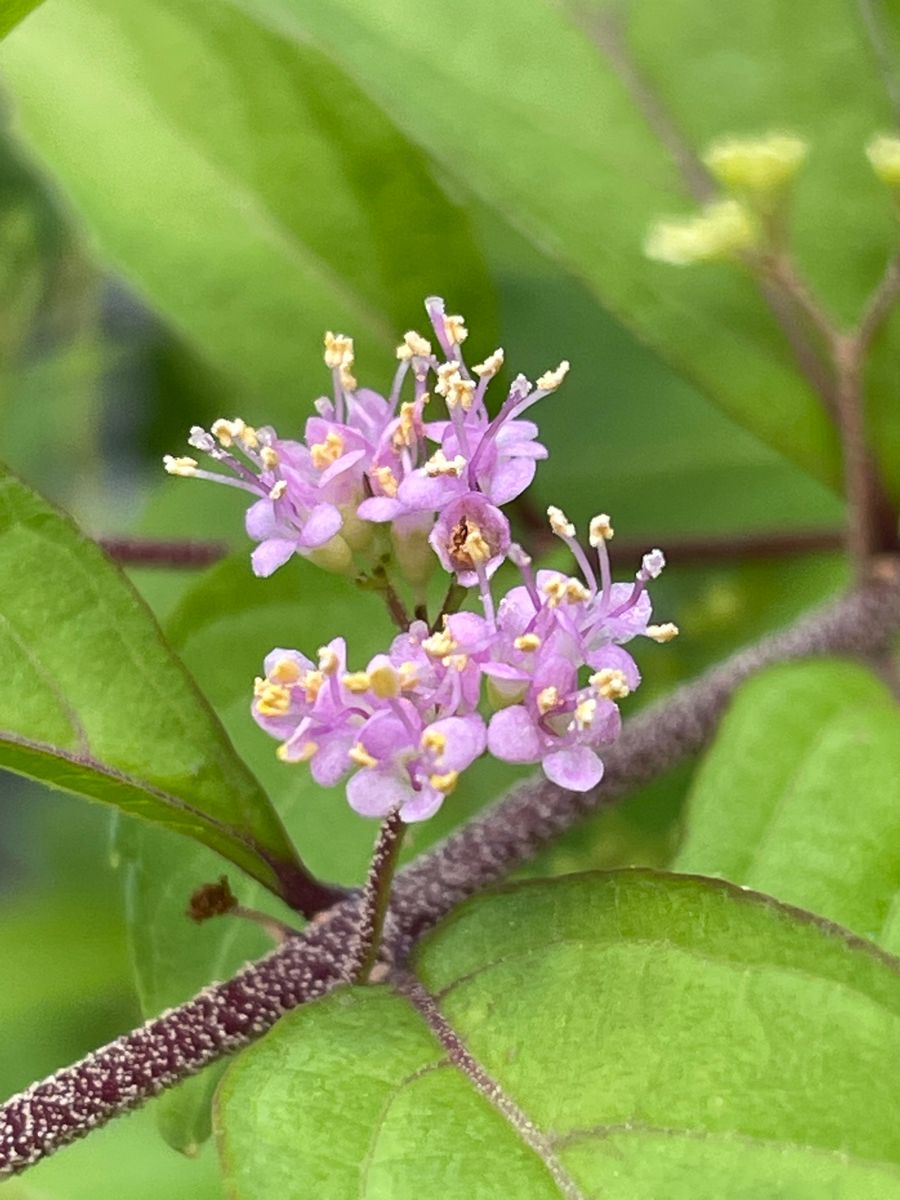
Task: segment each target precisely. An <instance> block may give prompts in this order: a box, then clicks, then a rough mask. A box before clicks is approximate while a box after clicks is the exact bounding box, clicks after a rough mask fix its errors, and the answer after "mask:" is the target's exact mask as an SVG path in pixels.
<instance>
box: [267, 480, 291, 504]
mask: <svg viewBox="0 0 900 1200" xmlns="http://www.w3.org/2000/svg"><path fill="white" fill-rule="evenodd" d="M286 491H287V480H286V479H279V480H278V481H277V482H276V483H273V484H272V486H271V487H270V488H269V499H270V500H280V499H281V497H282V496H283V495H284V493H285V492H286Z"/></svg>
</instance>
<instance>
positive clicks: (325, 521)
mask: <svg viewBox="0 0 900 1200" xmlns="http://www.w3.org/2000/svg"><path fill="white" fill-rule="evenodd" d="M343 523H344V518H343V517H342V516H341V514H340V513H339V512H338V510H337V509H336V508H335V507H334V505H333V504H317V505H316V507H315V508H314V509H313V510H312V512H311V513H310V514H309V516H308V517H307V518H306V520H305V521H304V522H303V533H302V534H301V536H300V545H301V546H304V547H305V548H306V549H308V550H312V549H315V547H316V546H324V544H325V543H326V542H328V541H330V540H331V539H332V538H333V537H334V535H335V534H336V533H337V532H338V530H339V529H340V527H341V526H342V525H343Z"/></svg>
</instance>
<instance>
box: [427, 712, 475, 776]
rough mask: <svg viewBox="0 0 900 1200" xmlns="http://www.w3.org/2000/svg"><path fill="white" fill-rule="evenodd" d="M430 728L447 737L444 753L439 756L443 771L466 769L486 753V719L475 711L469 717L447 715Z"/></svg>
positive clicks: (438, 763) (438, 762)
mask: <svg viewBox="0 0 900 1200" xmlns="http://www.w3.org/2000/svg"><path fill="white" fill-rule="evenodd" d="M429 728H430V729H431V730H432V731H433V732H434V733H439V734H442V735H443V736H444V737H445V738H446V739H447V744H446V746H445V747H444V751H443V753H442V754H440V755H438V758H437V765H438V766H439V768H440V770H441V771H442V772H443V771H464V770H465V769H466V767H468V766H470V765H471V764H472V763H473V762H474V761H475V759H476V758H478V756H479V755H480V754H483V753H484V748H485V746H486V745H487V730H486V729H485V727H484V721H483V720H482V719H481V717H479V716H478V715H477V714H475V713H473V714H472V715H471V716H468V717H445V718H444V719H443V720H442V721H435V722H434V724H433V725H431V726H430V727H429Z"/></svg>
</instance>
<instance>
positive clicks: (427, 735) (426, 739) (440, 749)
mask: <svg viewBox="0 0 900 1200" xmlns="http://www.w3.org/2000/svg"><path fill="white" fill-rule="evenodd" d="M420 741H421V746H422V749H423V750H429V751H430V752H431V753H432V754H433V755H434V756H435V758H440V757H441V755H442V754H443V753H444V751H445V750H446V749H447V735H446V734H445V733H441V732H440V730H438V729H425V730H423V731H422V737H421V739H420Z"/></svg>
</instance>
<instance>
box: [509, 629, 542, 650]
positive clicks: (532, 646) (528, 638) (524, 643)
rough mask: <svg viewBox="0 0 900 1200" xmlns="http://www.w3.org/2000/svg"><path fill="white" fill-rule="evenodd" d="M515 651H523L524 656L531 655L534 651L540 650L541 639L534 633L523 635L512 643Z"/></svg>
mask: <svg viewBox="0 0 900 1200" xmlns="http://www.w3.org/2000/svg"><path fill="white" fill-rule="evenodd" d="M513 645H514V646H515V648H516V649H517V650H523V651H524V652H525V653H526V654H533V653H534V651H535V650H540V648H541V639H540V638H539V637H538V635H537V634H536V633H523V634H521V635H520V636H519V637H517V638H516V640H515V641H514V642H513Z"/></svg>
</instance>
